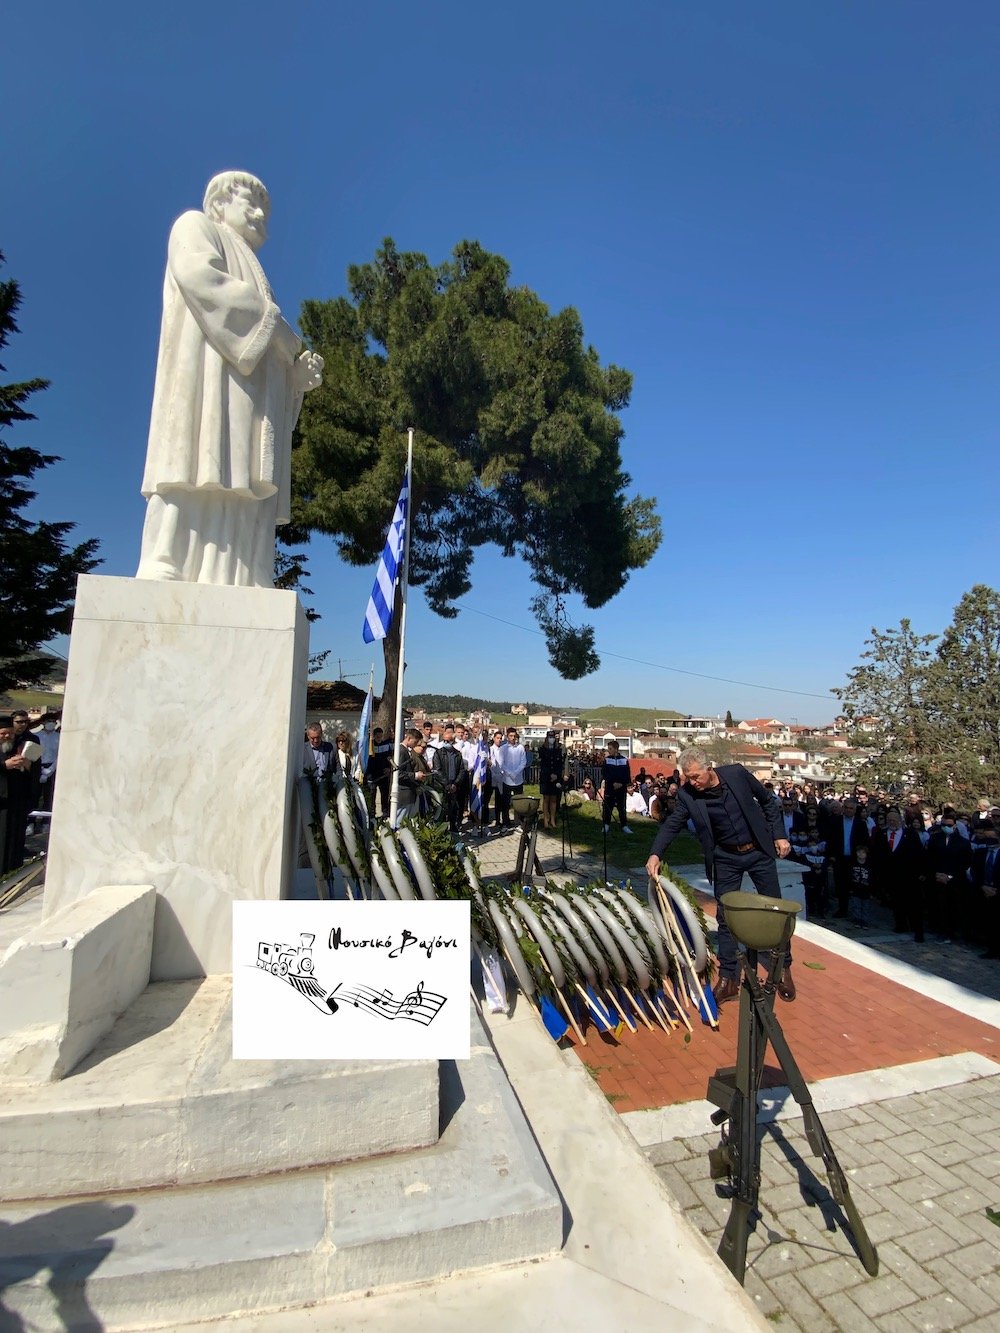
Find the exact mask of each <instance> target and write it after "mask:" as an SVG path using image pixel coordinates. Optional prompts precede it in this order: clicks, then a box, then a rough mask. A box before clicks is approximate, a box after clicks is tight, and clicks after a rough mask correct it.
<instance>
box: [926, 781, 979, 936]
mask: <svg viewBox="0 0 1000 1333" xmlns="http://www.w3.org/2000/svg"><path fill="white" fill-rule="evenodd" d="M957 824H958V820H957V819H956V817H955V812H954V810H952V808H951V806H945V808H944V813H943V814H942V816H941V823H940V824H938V826H937V827H936V828H933V829H931V832H930V836H929V837H928V839H927V859H928V861H929V863H930V876H929V878H928V886H929V889H930V901H929V903H928V907H929V915H930V926H931V929H932V930H936V931H937V932H938V934H940V935H945V936H947V937H948V938H951V937H952V936H954V935H958V934H959V933H960V932H961V931H962V930H963V928H964V924H965V922H964V919H963V918H964V913H965V910H966V909H967V905H968V896H967V887H968V879H967V878H966V876H967V872H968V870H969V867H970V866H971V864H972V844H971V843H970V842H969V839H968V838H963V837H962V835H961V833H959V831H958V828H957Z"/></svg>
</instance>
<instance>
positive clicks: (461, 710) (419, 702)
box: [403, 694, 517, 717]
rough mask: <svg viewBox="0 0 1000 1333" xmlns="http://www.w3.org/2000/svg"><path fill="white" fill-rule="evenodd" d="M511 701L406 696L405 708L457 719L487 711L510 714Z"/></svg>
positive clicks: (462, 697) (465, 695)
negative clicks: (418, 709)
mask: <svg viewBox="0 0 1000 1333" xmlns="http://www.w3.org/2000/svg"><path fill="white" fill-rule="evenodd" d="M512 702H513V703H516V702H517V700H516V699H515V700H513V701H511V700H510V699H504V700H503V702H502V703H500V702H497V701H496V700H493V699H474V698H472V696H471V695H468V694H404V695H403V706H404V707H405V708H422V709H423V710H424V711H425V712H426V713H431V714H433V715H434V716H435V717H444V716H445V714H447V715H448V716H449V717H450V716H452V715H453V714H454V715H455V716H457V717H468V715H469V714H470V713H475V712H479V711H482V710H484V709H485V711H486V712H487V713H509V712H510V710H511V707H512Z"/></svg>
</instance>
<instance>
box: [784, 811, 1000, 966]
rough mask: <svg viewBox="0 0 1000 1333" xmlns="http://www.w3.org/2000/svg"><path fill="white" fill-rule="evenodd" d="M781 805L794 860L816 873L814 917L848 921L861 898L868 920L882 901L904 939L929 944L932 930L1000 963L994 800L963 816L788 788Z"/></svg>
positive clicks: (809, 874) (811, 875) (807, 880)
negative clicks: (869, 909) (871, 904)
mask: <svg viewBox="0 0 1000 1333" xmlns="http://www.w3.org/2000/svg"><path fill="white" fill-rule="evenodd" d="M775 796H776V797H777V799H778V800H780V802H781V809H782V819H783V821H784V824H785V829H786V832H787V836H788V841H789V842H790V843H791V846H792V851H791V856H792V859H794V860H797V861H799V862H801V863H802V864H803V865H805V866H806V867H807V869H806V871H805V874H804V876H803V883H804V886H805V891H806V903H807V907H808V910H809V913H810V915H811V916H815V917H822V916H826V915H833V916H834V917H846V916H847V915H848V911H849V907H850V904H851V901H852V899H853V900H856V902H857V904H858V906H859V909H860V910H861V911H862V912H863V911H864V906H865V904H866V903H867V902H868V901H869V900H872V899H874V900H877V901H879V902H881V903H883V904H885V905H886V906H887V907H889V908H890V909H891V911H892V915H893V929H894V930H895V931H896V932H897V933H899V934H903V933H909V932H912V934H913V937H914V939H915V940H917V941H922V940H924V938H925V931H926V930H931V931H933V932H934V933H935V934H936V935H938V936H940V937H941V938H943V939H947V940H957V939H961V940H964V941H965V942H966V943H968V944H971V945H973V946H975V947H977V948H980V949H982V950H983V953H984V956H985V957H988V958H1000V808H998V807H997V806H995V805H993V804H992V803H991V802H990V801H989V800H988V799H987V798H986V797H982V798H980V799H979V800H978V801H977V802H976V806H975V809H974V810H971V811H969V812H965V813H960V812H959V811H958V810H956V809H955V807H954V806H952V805H947V804H946V805H941V806H939V807H937V808H936V809H935V808H934V807H932V806H931V805H930V804H929V803H928V802H925V801H924V800H922V799H921V796H920V794H919V792H911V793H910V794H909V795H908V796H907V797H906V798H905V799H904V800H898V799H896V798H894V797H892V796H890V794H889V793H888V792H886V791H883V790H877V791H872V792H869V791H868V790H867V788H866V787H864V786H861V785H859V786H855V787H854V788H852V789H851V790H850V791H847V792H841V793H835V792H826V793H824V794H823V795H819V794H818V793H817V792H815V791H814V790H812V789H810V788H809V787H808V785H807V786H806V787H803V788H798V787H795V786H792V785H784V786H780V787H779V788H778V789H777V790H776V792H775Z"/></svg>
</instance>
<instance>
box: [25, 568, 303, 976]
mask: <svg viewBox="0 0 1000 1333" xmlns="http://www.w3.org/2000/svg"><path fill="white" fill-rule="evenodd" d="M308 648H309V633H308V625H307V622H306V619H305V614H304V612H303V610H302V608H301V606H300V605H299V603H298V600H297V598H296V597H295V594H294V593H291V592H279V591H275V590H271V589H263V588H228V587H215V586H212V585H205V584H192V583H156V582H151V581H148V580H137V579H126V578H100V577H95V576H93V575H85V576H83V577H81V579H80V581H79V585H78V589H77V600H76V614H75V616H74V620H73V632H72V638H71V640H70V655H69V673H68V676H67V681H66V701H65V706H64V711H63V729H62V742H61V746H60V752H59V784H58V786H57V788H56V795H55V808H54V811H53V818H52V833H51V838H50V841H49V859H48V867H47V872H46V877H45V908H44V916H45V919H48V918H49V917H51V916H52V915H53V914H54V913H55V912H57V911H59V910H60V909H61V908H63V907H66V906H68V905H69V904H70V903H72V902H75V901H76V900H77V899H79V898H81V897H83V896H84V895H85V894H87V893H89V892H90V891H91V890H92V889H94V888H97V887H98V886H103V885H114V884H152V885H153V886H154V887H155V888H156V891H157V900H156V917H155V924H154V932H153V957H152V966H151V971H150V975H151V978H152V979H153V980H154V981H157V980H179V979H183V978H187V977H197V976H202V975H206V974H212V973H220V972H228V971H230V970H231V951H232V924H231V903H232V901H233V899H234V898H266V899H277V898H281V897H284V896H287V893H288V886H289V884H290V881H291V876H292V873H293V869H294V863H295V856H296V850H297V846H298V828H297V816H296V813H295V803H294V800H293V784H294V780H295V779H296V777H297V776H298V774H299V772H300V771H301V767H302V729H303V724H304V716H305V687H306V675H307V666H308Z"/></svg>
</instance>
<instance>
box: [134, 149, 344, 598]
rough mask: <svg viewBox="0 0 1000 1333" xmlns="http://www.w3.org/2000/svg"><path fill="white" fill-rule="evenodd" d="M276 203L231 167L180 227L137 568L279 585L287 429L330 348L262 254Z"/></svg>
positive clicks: (168, 289)
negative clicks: (312, 332) (282, 301)
mask: <svg viewBox="0 0 1000 1333" xmlns="http://www.w3.org/2000/svg"><path fill="white" fill-rule="evenodd" d="M269 213H270V200H269V198H268V194H267V190H266V189H265V188H264V186H263V185H262V184H261V182H260V181H259V180H258V179H257V178H256V176H250V175H248V174H247V173H246V172H242V171H224V172H222V173H221V174H220V175H218V176H214V177H213V178H212V179H211V180H210V181H209V183H208V186H207V188H206V190H205V199H204V203H203V205H202V211H201V212H197V211H191V212H188V213H184V214H182V216H181V217H179V218H178V219H177V221H176V222H175V223H174V225H173V229H172V230H171V233H170V242H169V245H168V248H167V272H166V276H165V278H164V283H163V322H162V325H161V328H160V351H159V356H158V358H157V363H156V387H155V388H154V390H153V410H152V418H151V421H150V427H149V446H148V449H147V454H146V471H145V475H144V476H143V479H142V493H143V495H144V496H145V497H146V522H145V525H144V527H143V532H142V553H141V556H140V561H139V569H138V571H137V574H136V577H137V578H141V579H178V580H182V581H186V582H190V583H216V584H228V585H231V586H240V587H254V588H270V587H273V584H274V529H275V527H276V526H277V525H278V524H281V523H287V522H288V517H289V488H290V465H291V437H292V430H293V429H294V427H295V422H296V420H297V419H298V415H299V409H300V408H301V406H302V397H303V394H304V393H305V392H306V391H307V390H309V389H314V388H315V387H316V386H317V385H318V384H319V383H320V379H321V373H322V369H323V359H322V357H320V356H317V355H316V354H315V353H313V352H308V351H306V352H303V350H302V341H301V339H300V338H299V336H298V334H297V333H295V331H294V330H293V329H292V328H290V327H289V325H288V324H287V323H286V321H285V320H284V319H282V317H281V311H280V310H279V309H278V307H277V305H276V304H275V302H274V296H273V294H272V292H271V288H270V287H269V286H268V282H267V278H266V277H265V276H264V270H263V269H262V268H261V266H260V263H259V261H258V259H257V255H256V251H257V250H259V249H260V247H261V245H263V243H264V241H265V240H266V238H267V219H268V215H269Z"/></svg>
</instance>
